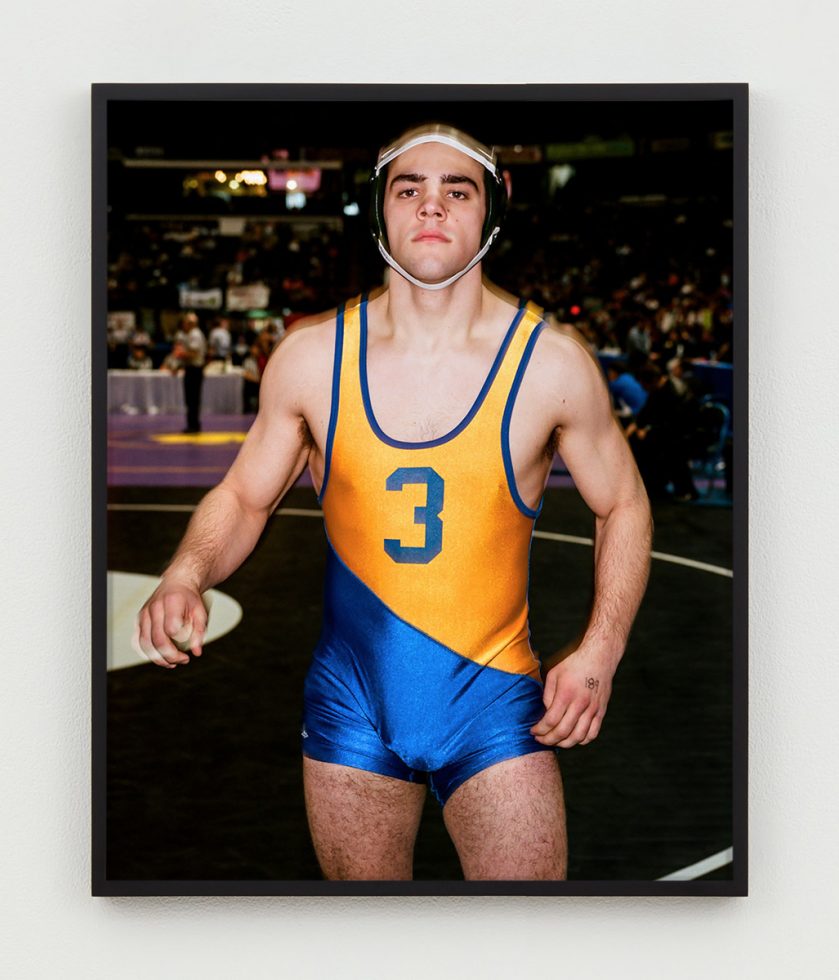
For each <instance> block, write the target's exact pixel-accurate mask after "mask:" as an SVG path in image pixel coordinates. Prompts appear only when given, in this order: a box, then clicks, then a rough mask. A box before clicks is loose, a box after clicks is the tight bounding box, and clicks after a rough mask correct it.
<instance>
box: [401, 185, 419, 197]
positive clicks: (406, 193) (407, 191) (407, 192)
mask: <svg viewBox="0 0 839 980" xmlns="http://www.w3.org/2000/svg"><path fill="white" fill-rule="evenodd" d="M416 193H417V189H416V187H403V188H402V190H401V191H399V192H398V193H397V195H396V196H397V197H413V196H414V195H415V194H416Z"/></svg>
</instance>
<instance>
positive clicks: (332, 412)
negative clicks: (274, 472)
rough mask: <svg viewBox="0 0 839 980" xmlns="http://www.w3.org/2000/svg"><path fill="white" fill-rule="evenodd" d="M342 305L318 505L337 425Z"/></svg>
mask: <svg viewBox="0 0 839 980" xmlns="http://www.w3.org/2000/svg"><path fill="white" fill-rule="evenodd" d="M345 305H346V304H344V303H342V304H341V305H340V307H339V308H338V316H337V317H336V318H335V357H334V360H333V362H332V405H331V407H330V409H329V428H328V430H327V433H326V449H325V450H324V454H323V456H324V464H323V483H322V484H321V487H320V493H319V494H318V503H321V502H322V501H323V495H324V494H325V493H326V484H327V483H328V482H329V466H330V463H331V462H332V443H333V442H334V440H335V426H336V425H337V424H338V401H339V399H340V394H341V355H342V352H343V350H344V307H345Z"/></svg>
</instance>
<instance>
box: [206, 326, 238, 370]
mask: <svg viewBox="0 0 839 980" xmlns="http://www.w3.org/2000/svg"><path fill="white" fill-rule="evenodd" d="M232 345H233V338H232V337H231V336H230V321H229V320H228V319H227V317H226V316H218V317H216V318H215V320H214V321H213V326H212V328H211V329H210V335H209V337H208V338H207V348H208V350H207V359H208V360H211V361H227V359H228V358H229V357H230V352H231V348H232Z"/></svg>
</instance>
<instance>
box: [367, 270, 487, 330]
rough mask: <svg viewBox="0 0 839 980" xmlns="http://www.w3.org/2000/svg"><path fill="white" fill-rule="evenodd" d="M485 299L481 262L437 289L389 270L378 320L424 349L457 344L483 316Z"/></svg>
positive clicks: (485, 306)
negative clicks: (424, 285) (450, 283)
mask: <svg viewBox="0 0 839 980" xmlns="http://www.w3.org/2000/svg"><path fill="white" fill-rule="evenodd" d="M488 299H489V296H488V294H487V293H486V291H485V289H484V287H483V285H482V283H481V268H480V264H479V265H477V266H475V268H474V269H470V270H469V272H467V273H466V275H465V276H463V277H462V278H460V279H458V281H457V282H455V283H452V285H451V286H448V287H446V288H445V289H440V290H431V289H423V288H422V287H421V286H415V285H413V283H410V282H408V281H407V279H404V278H403V277H402V276H400V275H399V274H398V273H396V272H391V274H390V277H389V282H388V288H387V291H386V292H385V293H384V294H383V296H382V304H383V305H382V308H381V314H380V316H381V321H380V322H381V323H382V326H383V327H385V328H386V329H389V332H390V333H391V334H392V335H393V336H396V337H399V338H400V340H402V341H404V342H406V343H408V344H412V345H414V344H416V345H418V346H419V345H421V346H423V347H426V348H432V347H436V346H438V345H440V344H443V343H445V344H446V345H456V344H458V343H462V342H464V341H465V340H466V338H467V337H468V335H469V334H470V332H471V331H472V330H473V328H474V327H475V326H476V325H477V324H478V322H479V321H480V320H481V319H482V317H483V316H484V314H485V312H486V308H487V302H488Z"/></svg>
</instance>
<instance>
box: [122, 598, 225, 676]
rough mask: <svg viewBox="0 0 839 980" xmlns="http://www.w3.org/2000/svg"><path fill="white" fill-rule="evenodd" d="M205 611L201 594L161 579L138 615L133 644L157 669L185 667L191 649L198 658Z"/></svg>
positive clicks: (202, 638) (205, 627) (205, 618)
mask: <svg viewBox="0 0 839 980" xmlns="http://www.w3.org/2000/svg"><path fill="white" fill-rule="evenodd" d="M206 631H207V608H206V606H205V605H204V601H203V600H202V598H201V596H200V594H199V593H198V592H197V591H196V590H195V588H193V587H192V586H191V585H188V584H185V583H183V582H177V581H173V582H167V581H166V579H164V580H163V581H162V582H161V583H160V585H159V586H158V587H157V588H156V589H155V591H154V592H153V593H152V595H151V597H150V598H149V599H148V601H147V602H146V604H145V605H144V606H143V608H142V609H141V610H140V612H139V614H138V616H137V625H136V626H135V628H134V636H133V639H132V645H133V646H134V649H135V650H136V651H137V652H138V653H140V654H142V655H143V656H144V657H147V658H148V659H149V660H151V662H152V663H155V664H157V665H158V666H160V667H166V668H168V669H172V668H174V667H177V665H178V664H188V663H189V655H188V654H187V653H186V650H187V649H188V650H190V651H191V652H192V654H193V656H196V657H200V656H201V644H202V643H203V642H204V634H205V633H206Z"/></svg>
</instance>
